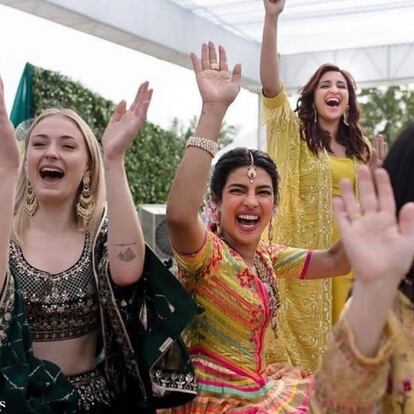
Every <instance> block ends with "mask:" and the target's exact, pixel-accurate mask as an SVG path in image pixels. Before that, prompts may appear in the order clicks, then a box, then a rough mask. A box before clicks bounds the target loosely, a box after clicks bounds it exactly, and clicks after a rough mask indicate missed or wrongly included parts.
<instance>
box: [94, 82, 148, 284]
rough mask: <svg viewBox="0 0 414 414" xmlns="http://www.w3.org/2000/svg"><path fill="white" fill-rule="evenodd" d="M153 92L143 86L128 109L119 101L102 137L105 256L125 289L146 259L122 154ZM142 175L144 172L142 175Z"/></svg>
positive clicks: (146, 108)
mask: <svg viewBox="0 0 414 414" xmlns="http://www.w3.org/2000/svg"><path fill="white" fill-rule="evenodd" d="M151 96H152V90H151V89H148V82H145V83H143V84H142V85H141V86H140V87H139V89H138V92H137V94H136V96H135V100H134V102H133V103H132V104H131V106H130V107H129V108H128V109H127V107H126V103H125V101H121V102H120V103H119V104H118V106H117V108H116V109H115V112H114V114H113V115H112V118H111V120H110V121H109V124H108V126H107V127H106V130H105V132H104V135H103V137H102V146H103V155H104V167H105V181H106V192H107V199H108V220H109V228H108V254H109V265H110V268H111V275H112V279H113V281H114V282H115V283H117V284H119V285H128V284H130V283H133V282H135V281H137V280H138V279H139V277H140V276H141V274H142V269H143V265H144V258H145V243H144V237H143V234H142V229H141V224H140V222H139V219H138V215H137V211H136V208H135V205H134V201H133V199H132V194H131V192H130V190H129V186H128V180H127V176H126V172H125V165H124V158H125V151H126V150H127V148H128V146H129V145H130V144H131V142H132V141H133V140H134V138H135V137H136V136H137V134H138V132H139V130H140V128H141V127H142V125H143V124H144V122H145V120H146V117H147V111H148V106H149V104H150V101H151ZM142 173H143V174H145V171H143V172H142Z"/></svg>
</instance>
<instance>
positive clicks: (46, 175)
mask: <svg viewBox="0 0 414 414" xmlns="http://www.w3.org/2000/svg"><path fill="white" fill-rule="evenodd" d="M40 176H41V177H42V179H43V180H46V181H58V180H60V179H62V178H63V177H64V176H65V173H64V172H63V171H62V170H60V169H59V168H51V167H44V168H41V170H40Z"/></svg>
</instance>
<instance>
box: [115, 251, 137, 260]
mask: <svg viewBox="0 0 414 414" xmlns="http://www.w3.org/2000/svg"><path fill="white" fill-rule="evenodd" d="M136 257H137V255H136V254H135V253H134V252H133V251H132V249H131V248H130V247H128V248H127V249H126V250H124V251H123V252H120V253H119V254H118V258H119V259H120V260H122V261H123V262H130V261H132V260H134V259H135V258H136Z"/></svg>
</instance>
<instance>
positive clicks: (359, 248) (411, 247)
mask: <svg viewBox="0 0 414 414" xmlns="http://www.w3.org/2000/svg"><path fill="white" fill-rule="evenodd" d="M357 174H358V180H359V187H360V203H358V202H357V200H356V198H355V194H354V191H353V188H352V184H351V182H350V181H349V180H343V181H342V182H341V192H342V198H336V199H334V209H335V216H336V218H337V220H338V223H339V227H340V230H341V239H342V242H343V244H344V247H345V250H346V253H347V255H348V258H349V260H350V262H351V264H352V267H353V268H354V270H355V275H356V276H355V277H356V279H357V281H359V282H360V283H362V284H365V285H366V284H375V285H376V286H384V283H385V284H386V285H387V286H390V287H392V288H396V287H397V286H398V284H399V282H400V281H401V279H402V278H403V277H404V276H405V275H406V273H407V272H408V270H409V269H410V267H411V265H412V263H413V260H414V203H407V204H406V205H405V206H404V207H403V208H402V209H401V211H400V214H399V217H398V219H397V218H396V207H395V200H394V195H393V191H392V188H391V183H390V179H389V177H388V174H387V172H386V171H385V170H384V169H382V168H377V169H376V170H375V172H374V173H372V172H371V170H370V169H369V167H368V166H361V167H359V168H358V172H357Z"/></svg>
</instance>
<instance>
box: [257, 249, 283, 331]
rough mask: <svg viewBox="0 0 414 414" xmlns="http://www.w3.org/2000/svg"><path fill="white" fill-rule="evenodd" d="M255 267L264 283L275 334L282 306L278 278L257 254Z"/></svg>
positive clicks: (271, 323)
mask: <svg viewBox="0 0 414 414" xmlns="http://www.w3.org/2000/svg"><path fill="white" fill-rule="evenodd" d="M253 264H254V267H255V268H256V272H257V275H258V277H259V279H260V280H261V282H262V283H263V285H264V287H265V289H266V293H267V297H268V301H269V313H270V325H271V327H272V329H273V332H275V335H276V328H277V311H278V309H279V306H280V301H279V293H278V291H277V285H276V278H275V277H274V275H273V272H269V269H268V268H267V266H266V264H265V263H264V262H263V260H261V259H260V257H259V255H258V254H256V255H255V256H254V259H253Z"/></svg>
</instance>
